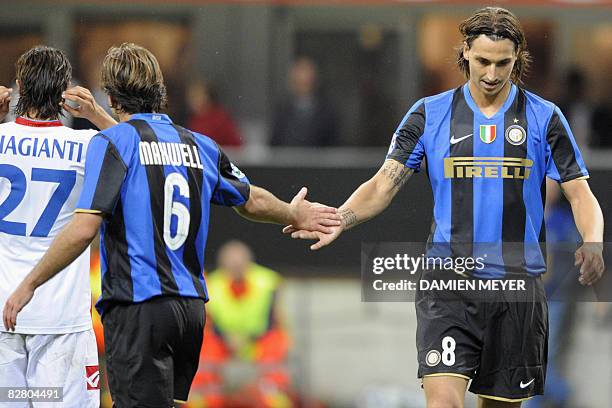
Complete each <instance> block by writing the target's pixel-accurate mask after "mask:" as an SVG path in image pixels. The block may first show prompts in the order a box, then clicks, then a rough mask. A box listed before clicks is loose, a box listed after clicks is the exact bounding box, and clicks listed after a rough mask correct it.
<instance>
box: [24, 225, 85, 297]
mask: <svg viewBox="0 0 612 408" xmlns="http://www.w3.org/2000/svg"><path fill="white" fill-rule="evenodd" d="M94 238H95V234H93V235H92V234H91V233H89V232H87V229H85V230H84V229H83V228H81V226H80V225H79V223H78V222H75V221H74V219H73V221H71V222H70V223H69V224H68V225H67V226H66V228H64V229H63V230H62V231H61V232H60V233H59V234H58V236H57V237H56V238H55V240H53V243H52V244H51V247H50V248H49V250H48V251H47V253H46V254H45V255H44V256H43V258H42V259H41V260H40V262H38V264H37V265H36V266H35V267H34V269H32V271H31V272H30V273H29V274H28V276H26V278H25V279H24V284H26V285H29V286H30V287H31V288H33V289H36V288H38V287H39V286H40V285H42V284H43V283H45V282H46V281H48V280H49V279H51V278H52V277H54V276H55V275H56V274H58V273H59V272H60V271H62V270H63V269H64V268H66V267H67V266H68V265H70V264H71V263H72V262H73V261H74V260H75V259H76V258H77V257H78V256H79V255H80V254H82V253H83V251H84V250H85V249H86V248H87V247H88V246H89V244H91V241H93V239H94Z"/></svg>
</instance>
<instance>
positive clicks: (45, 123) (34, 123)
mask: <svg viewBox="0 0 612 408" xmlns="http://www.w3.org/2000/svg"><path fill="white" fill-rule="evenodd" d="M15 123H16V124H18V125H23V126H31V127H53V126H63V125H62V122H60V121H59V120H35V119H27V118H24V117H23V116H18V117H16V118H15Z"/></svg>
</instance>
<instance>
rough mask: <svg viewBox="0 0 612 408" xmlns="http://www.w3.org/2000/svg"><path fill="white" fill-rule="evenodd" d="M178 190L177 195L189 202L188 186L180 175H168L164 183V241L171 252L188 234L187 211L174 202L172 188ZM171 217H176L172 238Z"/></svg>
mask: <svg viewBox="0 0 612 408" xmlns="http://www.w3.org/2000/svg"><path fill="white" fill-rule="evenodd" d="M175 187H177V188H178V194H179V196H181V197H184V198H186V199H187V200H189V185H188V184H187V180H185V177H183V176H182V175H181V174H180V173H176V172H175V173H170V174H168V177H166V182H165V183H164V241H165V242H166V245H167V246H168V248H170V249H171V250H173V251H175V250H177V249H179V248H180V247H181V246H182V245H183V244H184V243H185V240H186V239H187V234H188V233H189V221H190V215H189V209H188V208H187V207H186V206H185V204H183V203H181V202H179V201H174V188H175ZM172 216H175V217H176V234H175V235H174V236H172V231H171V230H170V226H171V224H172Z"/></svg>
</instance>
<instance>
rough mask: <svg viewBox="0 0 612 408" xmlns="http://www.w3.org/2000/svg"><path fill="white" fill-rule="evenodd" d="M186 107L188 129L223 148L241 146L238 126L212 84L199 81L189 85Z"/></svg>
mask: <svg viewBox="0 0 612 408" xmlns="http://www.w3.org/2000/svg"><path fill="white" fill-rule="evenodd" d="M187 106H188V108H189V119H188V120H187V126H188V127H189V129H192V130H193V131H194V132H198V133H201V134H203V135H206V136H208V137H210V138H211V139H212V140H214V141H215V142H217V143H218V144H219V145H221V146H223V147H240V146H241V145H242V138H241V137H240V132H239V130H238V126H236V123H235V122H234V120H233V119H232V117H231V115H230V114H229V112H228V111H227V110H225V108H224V107H223V106H222V105H221V103H220V101H219V96H218V94H217V90H216V89H215V87H214V86H213V85H212V84H210V83H209V82H207V81H204V80H201V79H200V80H197V81H195V82H193V83H191V84H190V85H189V87H188V88H187Z"/></svg>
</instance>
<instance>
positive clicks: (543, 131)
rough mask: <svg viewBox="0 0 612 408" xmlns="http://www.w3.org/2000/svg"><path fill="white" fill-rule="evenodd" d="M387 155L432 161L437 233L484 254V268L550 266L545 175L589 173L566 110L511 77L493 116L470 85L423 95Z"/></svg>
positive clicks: (433, 238)
mask: <svg viewBox="0 0 612 408" xmlns="http://www.w3.org/2000/svg"><path fill="white" fill-rule="evenodd" d="M387 158H388V159H394V160H397V161H399V162H401V163H403V164H405V165H406V166H407V167H410V168H412V169H415V170H416V171H418V170H419V169H420V166H421V164H422V162H424V161H425V162H426V166H427V174H428V176H429V179H430V182H431V186H432V191H433V197H434V211H433V212H434V213H433V225H432V230H431V235H430V237H429V242H430V243H432V244H434V245H436V244H438V246H439V247H443V246H445V245H446V247H447V248H449V250H450V251H451V253H452V254H453V255H457V254H460V255H462V256H474V257H476V256H481V255H483V253H482V252H485V251H486V252H487V254H486V255H487V268H485V269H484V270H481V271H474V275H475V276H477V277H486V278H494V277H502V276H505V274H506V273H510V272H514V271H517V272H525V271H526V272H528V273H530V274H534V275H536V274H540V273H542V272H544V270H545V264H544V259H543V256H542V253H541V251H540V247H539V245H538V243H539V242H543V241H544V232H545V229H544V193H545V177H550V178H552V179H554V180H556V181H558V182H566V181H570V180H573V179H577V178H586V177H588V172H587V169H586V167H585V164H584V161H583V159H582V157H581V155H580V151H579V149H578V146H577V145H576V141H575V140H574V137H573V135H572V132H571V130H570V127H569V125H568V123H567V121H566V119H565V118H564V116H563V114H562V113H561V111H560V110H559V108H557V107H556V106H555V105H554V104H553V103H551V102H548V101H546V100H544V99H542V98H540V97H538V96H536V95H534V94H533V93H530V92H528V91H525V90H524V89H521V88H519V87H518V86H516V85H515V84H512V88H511V91H510V94H509V96H508V98H507V100H506V101H505V103H504V105H503V106H502V107H501V109H500V110H499V111H498V112H497V113H496V114H495V115H493V116H492V117H486V116H485V115H484V114H483V113H482V112H481V111H480V109H479V108H478V106H477V105H476V103H475V102H474V100H473V99H472V96H471V95H470V91H469V87H468V84H465V85H464V86H462V87H459V88H457V89H454V90H450V91H447V92H444V93H442V94H439V95H435V96H431V97H427V98H424V99H421V100H420V101H418V102H417V103H416V104H414V106H413V107H412V108H411V109H410V110H409V111H408V113H407V114H406V116H405V117H404V119H403V120H402V122H401V123H400V125H399V127H398V129H397V130H396V132H395V134H394V136H393V139H392V142H391V146H390V148H389V152H388V155H387Z"/></svg>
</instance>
